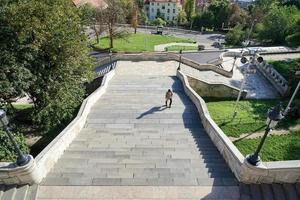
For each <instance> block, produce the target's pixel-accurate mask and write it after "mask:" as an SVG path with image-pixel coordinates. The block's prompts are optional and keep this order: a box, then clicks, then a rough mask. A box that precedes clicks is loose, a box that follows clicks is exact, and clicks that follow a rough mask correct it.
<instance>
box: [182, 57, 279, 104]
mask: <svg viewBox="0 0 300 200" xmlns="http://www.w3.org/2000/svg"><path fill="white" fill-rule="evenodd" d="M233 61H234V60H233V58H232V57H225V58H224V61H223V63H222V66H223V68H224V69H225V70H227V71H230V70H231V69H232V66H233ZM245 68H246V65H243V64H242V63H241V62H240V59H237V61H236V65H235V67H234V70H233V76H232V77H231V78H227V77H224V76H222V75H220V74H217V73H215V72H212V71H199V70H197V69H194V68H191V67H188V66H186V65H183V67H182V71H183V72H184V73H185V74H186V75H188V76H192V77H194V78H196V79H197V78H198V79H200V80H204V81H206V82H209V83H221V84H228V85H230V86H233V87H236V88H238V89H239V88H240V87H241V84H242V81H243V79H244V77H245V76H244V72H243V70H244V69H245ZM244 89H245V90H246V91H247V92H248V93H247V98H249V99H272V98H278V97H279V94H278V92H277V91H276V89H275V88H274V87H273V86H272V85H271V83H270V82H269V81H268V80H267V79H266V78H265V77H264V76H263V75H262V74H261V73H259V71H258V70H257V72H256V73H255V74H250V75H248V76H247V77H246V82H245V87H244Z"/></svg>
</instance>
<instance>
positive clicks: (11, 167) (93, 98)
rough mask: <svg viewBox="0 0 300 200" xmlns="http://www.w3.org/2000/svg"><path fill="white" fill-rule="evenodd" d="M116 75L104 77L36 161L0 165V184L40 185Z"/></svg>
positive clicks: (112, 72)
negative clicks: (17, 164) (22, 164)
mask: <svg viewBox="0 0 300 200" xmlns="http://www.w3.org/2000/svg"><path fill="white" fill-rule="evenodd" d="M114 74H115V72H114V70H113V71H110V72H109V73H107V74H106V75H105V76H104V78H103V80H102V84H101V87H99V88H98V89H97V90H96V91H95V92H93V93H92V94H91V95H90V96H88V97H87V98H86V99H85V100H84V101H83V102H82V105H81V107H80V110H79V112H78V114H77V116H76V117H75V119H73V121H72V122H71V123H70V124H69V125H68V126H67V127H66V128H65V129H64V130H63V131H62V132H61V133H60V134H59V135H58V136H57V137H56V138H55V139H54V140H53V141H52V142H51V143H50V144H49V145H48V146H47V147H46V148H45V149H44V150H43V151H42V152H40V153H39V154H38V155H37V157H36V158H35V159H33V158H32V157H30V158H31V159H30V162H29V163H28V164H26V165H25V166H21V167H18V166H16V165H15V164H13V163H0V184H5V185H22V184H28V183H29V184H32V183H39V182H40V181H41V180H42V179H43V178H44V177H45V176H46V175H47V173H48V172H49V171H50V169H51V168H52V167H53V165H54V164H55V163H56V161H57V160H58V159H59V158H60V157H61V155H62V154H63V152H64V150H65V149H66V148H67V147H68V146H69V144H70V143H71V142H72V141H73V139H74V138H75V137H76V135H77V134H78V133H79V132H80V130H81V129H82V128H83V126H84V124H85V122H86V118H87V115H88V114H89V112H90V110H91V107H92V106H93V105H94V104H95V102H97V101H98V99H99V98H100V97H101V96H102V95H103V94H104V92H105V90H106V88H107V85H108V82H109V81H110V79H111V78H112V77H113V76H114Z"/></svg>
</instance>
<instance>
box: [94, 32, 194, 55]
mask: <svg viewBox="0 0 300 200" xmlns="http://www.w3.org/2000/svg"><path fill="white" fill-rule="evenodd" d="M114 42H115V44H116V47H115V48H113V51H125V52H139V51H154V46H155V45H159V44H165V43H171V42H190V43H192V42H194V41H193V40H190V39H185V38H178V37H174V36H167V35H154V34H151V35H149V34H143V33H137V34H129V35H128V37H126V38H116V39H115V41H114ZM95 47H96V48H99V49H101V48H104V49H105V48H108V47H109V39H108V38H107V37H104V38H101V41H100V43H98V44H96V45H95Z"/></svg>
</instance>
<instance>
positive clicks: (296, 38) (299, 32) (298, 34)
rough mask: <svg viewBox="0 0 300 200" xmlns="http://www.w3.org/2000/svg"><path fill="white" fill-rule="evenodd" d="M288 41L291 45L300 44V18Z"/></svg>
mask: <svg viewBox="0 0 300 200" xmlns="http://www.w3.org/2000/svg"><path fill="white" fill-rule="evenodd" d="M299 15H300V14H299ZM286 41H287V42H288V44H289V45H290V46H295V47H297V46H300V19H298V21H297V23H296V24H295V27H294V31H293V33H292V34H290V35H288V36H287V37H286Z"/></svg>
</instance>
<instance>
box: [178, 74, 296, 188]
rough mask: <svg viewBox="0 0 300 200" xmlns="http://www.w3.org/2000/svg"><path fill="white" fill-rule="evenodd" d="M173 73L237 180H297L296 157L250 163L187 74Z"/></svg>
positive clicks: (289, 181) (285, 181) (261, 181)
mask: <svg viewBox="0 0 300 200" xmlns="http://www.w3.org/2000/svg"><path fill="white" fill-rule="evenodd" d="M177 77H178V78H179V79H180V80H181V81H182V83H183V87H184V91H185V93H186V95H187V96H188V97H189V98H190V99H191V100H192V102H193V103H194V104H195V106H196V107H197V110H198V112H199V115H200V118H201V121H202V124H203V127H204V129H205V131H206V132H207V134H208V135H209V137H210V138H211V140H212V141H213V143H214V144H215V146H216V147H217V149H218V150H219V152H220V153H221V155H222V156H223V158H224V159H225V161H226V163H227V164H228V166H229V167H230V169H231V170H232V172H233V173H234V174H235V176H236V178H237V179H238V180H239V181H241V182H244V183H256V184H261V183H295V182H300V160H294V161H278V162H263V163H261V164H260V165H258V166H252V165H250V164H249V163H248V162H247V160H246V158H245V157H244V156H243V155H242V154H241V152H240V151H239V150H238V149H237V148H236V146H235V145H234V144H233V143H232V142H231V141H230V139H229V138H228V137H227V136H226V135H225V134H224V132H223V131H222V130H221V129H220V128H219V127H218V125H217V124H216V123H215V122H214V121H213V120H212V118H211V116H210V114H209V112H208V109H207V106H206V104H205V101H204V100H203V99H202V98H201V97H200V96H199V95H198V94H197V93H196V92H195V91H194V90H193V89H192V88H191V86H190V84H189V82H188V78H187V76H186V75H184V74H183V73H182V72H181V71H177Z"/></svg>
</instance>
